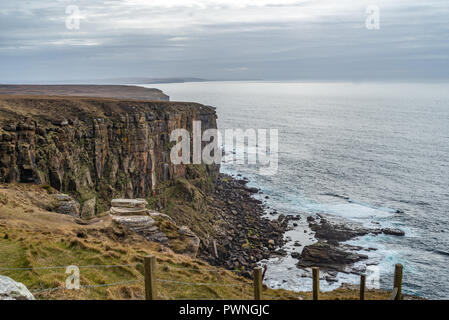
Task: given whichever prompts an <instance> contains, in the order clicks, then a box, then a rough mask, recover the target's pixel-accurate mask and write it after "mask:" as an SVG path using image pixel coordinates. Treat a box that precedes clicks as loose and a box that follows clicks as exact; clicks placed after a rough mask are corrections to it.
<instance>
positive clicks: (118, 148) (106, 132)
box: [0, 96, 218, 217]
mask: <svg viewBox="0 0 449 320" xmlns="http://www.w3.org/2000/svg"><path fill="white" fill-rule="evenodd" d="M194 120H200V121H201V122H202V130H206V129H209V128H216V114H215V110H214V109H213V108H212V107H206V106H203V105H200V104H195V103H180V102H162V101H160V102H156V101H151V102H144V101H132V100H116V99H104V98H75V97H48V96H44V97H38V96H0V182H4V183H11V182H33V183H36V184H42V185H49V186H51V187H53V188H55V189H57V190H59V191H60V192H65V193H69V194H71V195H73V196H75V197H76V198H77V200H78V201H79V202H80V203H81V214H82V216H83V217H89V216H92V215H94V213H95V212H102V211H106V210H107V209H108V205H109V201H110V200H111V199H112V198H120V197H127V198H146V197H149V196H151V195H153V194H155V193H157V189H158V186H159V185H163V184H164V182H166V181H168V180H171V179H172V178H173V179H176V178H180V177H186V178H189V177H190V176H193V177H195V174H196V173H195V171H197V170H203V171H204V172H205V173H206V174H205V175H207V178H210V179H213V178H214V177H216V175H217V174H218V166H215V165H211V166H207V167H206V166H202V165H201V166H199V167H200V168H198V167H195V168H192V169H189V168H188V166H185V165H183V164H181V165H173V164H172V163H171V162H170V159H169V155H170V148H171V146H172V145H173V143H171V142H170V136H169V135H170V132H171V131H172V130H173V129H175V128H184V129H187V130H189V131H190V132H192V121H194Z"/></svg>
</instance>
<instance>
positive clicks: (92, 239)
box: [0, 184, 389, 300]
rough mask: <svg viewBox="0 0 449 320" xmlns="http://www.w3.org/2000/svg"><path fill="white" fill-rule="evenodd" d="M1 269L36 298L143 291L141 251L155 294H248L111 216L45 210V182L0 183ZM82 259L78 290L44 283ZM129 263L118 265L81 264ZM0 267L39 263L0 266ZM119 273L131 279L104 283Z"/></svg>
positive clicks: (343, 296) (345, 295) (354, 293)
mask: <svg viewBox="0 0 449 320" xmlns="http://www.w3.org/2000/svg"><path fill="white" fill-rule="evenodd" d="M0 200H1V201H0V274H2V275H6V276H8V277H11V278H12V279H14V280H16V281H19V282H22V283H23V284H25V285H26V286H27V287H28V288H29V289H30V291H32V292H37V293H35V297H36V298H37V299H102V300H103V299H143V298H144V281H143V265H142V263H143V257H144V256H147V255H153V256H155V257H156V258H157V268H156V275H157V278H158V279H159V281H157V291H158V297H159V298H160V299H168V300H170V299H236V300H240V299H241V300H246V299H252V296H253V287H252V281H251V280H249V279H246V278H243V277H240V276H238V275H236V274H235V273H234V272H232V271H228V270H225V269H221V268H216V267H212V266H210V265H208V264H207V263H205V262H203V261H201V260H199V259H193V258H190V257H188V256H185V255H179V254H176V253H174V252H173V251H171V250H170V249H167V248H165V247H162V246H161V245H160V244H157V243H152V242H148V241H146V240H145V239H144V238H142V237H140V236H138V235H136V234H132V233H128V232H127V231H126V230H124V229H122V228H120V227H119V226H116V225H114V224H113V223H112V221H111V219H110V217H109V216H106V215H105V216H102V217H98V218H94V219H92V220H90V221H89V224H87V225H79V224H77V223H76V222H75V219H74V218H73V217H70V216H67V215H61V214H57V213H53V212H48V211H47V210H46V208H48V207H49V204H51V202H52V201H53V199H52V197H51V195H50V194H49V193H48V192H47V189H46V188H45V187H39V186H34V185H23V184H20V185H19V184H17V185H0ZM68 265H76V266H80V280H81V281H80V284H81V286H83V288H82V289H81V290H67V289H63V290H54V291H43V292H39V291H41V290H46V289H51V288H61V287H64V285H65V281H66V279H67V277H68V276H69V275H68V274H66V273H65V271H66V270H65V268H55V269H39V268H40V267H48V266H68ZM92 265H131V266H121V267H114V268H113V267H81V266H92ZM1 268H38V269H33V270H4V269H1ZM123 281H133V283H127V284H121V285H120V284H117V285H114V286H102V287H89V286H98V285H108V284H115V283H120V282H123ZM358 295H359V294H358V290H355V289H353V288H341V289H337V290H335V291H333V292H328V293H322V294H321V298H322V299H339V300H347V299H358ZM388 296H389V292H386V291H380V290H369V291H367V293H366V298H367V299H387V298H388ZM263 297H264V298H265V299H300V300H308V299H311V293H310V292H294V291H287V290H273V289H269V288H266V287H264V290H263Z"/></svg>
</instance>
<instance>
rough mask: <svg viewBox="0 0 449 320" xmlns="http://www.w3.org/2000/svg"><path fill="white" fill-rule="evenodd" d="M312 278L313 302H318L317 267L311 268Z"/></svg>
mask: <svg viewBox="0 0 449 320" xmlns="http://www.w3.org/2000/svg"><path fill="white" fill-rule="evenodd" d="M312 276H313V300H318V297H319V293H320V269H319V268H317V267H313V268H312Z"/></svg>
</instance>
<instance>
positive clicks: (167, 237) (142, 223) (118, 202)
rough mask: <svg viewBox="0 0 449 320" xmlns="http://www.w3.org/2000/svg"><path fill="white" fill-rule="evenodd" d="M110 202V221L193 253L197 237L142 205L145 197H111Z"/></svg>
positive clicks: (179, 249)
mask: <svg viewBox="0 0 449 320" xmlns="http://www.w3.org/2000/svg"><path fill="white" fill-rule="evenodd" d="M111 205H112V207H111V209H110V211H109V214H110V215H111V216H112V221H113V223H116V224H119V225H121V226H123V227H125V228H126V229H128V230H129V231H131V232H134V233H137V234H138V235H140V236H142V237H144V238H145V239H146V240H148V241H153V242H158V243H161V244H163V245H165V246H167V247H169V248H170V249H172V250H173V251H175V252H177V253H182V254H186V255H189V256H191V257H196V255H197V253H198V248H199V245H200V239H199V238H198V237H197V236H196V235H195V234H194V233H193V232H192V231H190V229H189V227H187V226H180V227H179V226H178V225H177V224H176V223H175V222H174V221H173V219H171V218H170V217H169V216H167V215H166V214H163V213H160V212H156V211H152V210H148V209H146V207H147V205H148V203H147V201H146V200H145V199H113V200H112V202H111Z"/></svg>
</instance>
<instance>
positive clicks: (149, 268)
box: [144, 256, 157, 300]
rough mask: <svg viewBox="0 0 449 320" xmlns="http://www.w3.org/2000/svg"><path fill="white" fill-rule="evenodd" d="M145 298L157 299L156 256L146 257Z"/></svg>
mask: <svg viewBox="0 0 449 320" xmlns="http://www.w3.org/2000/svg"><path fill="white" fill-rule="evenodd" d="M144 274H145V300H156V297H157V291H156V257H154V256H150V257H145V258H144Z"/></svg>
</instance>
